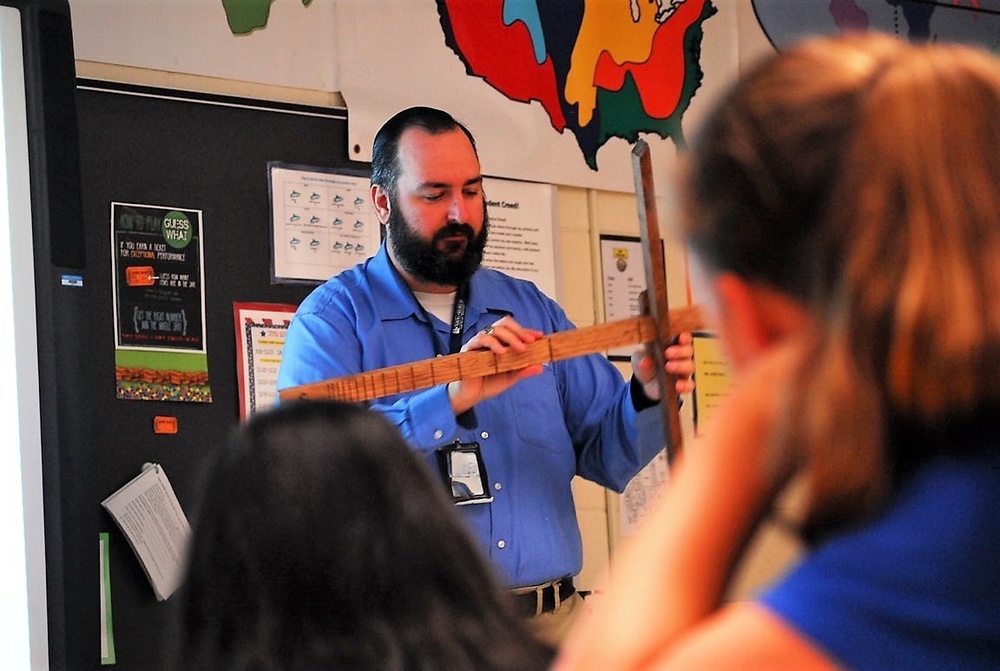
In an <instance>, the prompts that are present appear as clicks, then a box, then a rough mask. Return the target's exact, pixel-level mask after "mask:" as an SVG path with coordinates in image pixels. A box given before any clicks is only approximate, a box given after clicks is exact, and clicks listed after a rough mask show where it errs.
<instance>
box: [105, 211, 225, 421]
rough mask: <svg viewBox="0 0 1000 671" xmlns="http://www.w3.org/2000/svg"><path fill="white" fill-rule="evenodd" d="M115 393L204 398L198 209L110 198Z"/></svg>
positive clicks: (208, 393) (207, 391)
mask: <svg viewBox="0 0 1000 671" xmlns="http://www.w3.org/2000/svg"><path fill="white" fill-rule="evenodd" d="M111 249H112V254H111V259H112V261H111V266H112V268H111V272H112V276H113V278H114V281H113V282H112V286H113V289H114V309H115V389H116V396H117V397H118V398H119V399H124V400H134V401H193V402H201V403H209V402H211V401H212V390H211V387H210V386H209V382H208V357H207V355H206V349H205V274H204V262H203V252H202V213H201V210H195V209H189V208H181V207H164V206H159V205H141V204H135V203H120V202H113V203H111Z"/></svg>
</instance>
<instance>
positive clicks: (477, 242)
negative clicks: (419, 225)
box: [386, 203, 490, 287]
mask: <svg viewBox="0 0 1000 671" xmlns="http://www.w3.org/2000/svg"><path fill="white" fill-rule="evenodd" d="M386 227H387V228H388V230H389V244H390V245H391V246H392V251H393V254H394V255H395V258H396V260H397V261H398V262H399V263H400V264H401V265H402V266H403V268H402V269H403V270H405V271H406V272H407V273H408V274H410V275H411V276H412V277H413V278H414V279H417V280H419V281H421V282H431V283H433V284H440V285H442V286H449V287H451V286H458V285H459V284H461V283H462V282H464V281H465V280H467V279H469V278H470V277H472V274H473V273H474V272H476V271H477V270H478V269H479V266H480V264H482V262H483V249H485V248H486V238H487V235H488V233H489V228H490V222H489V215H487V213H486V211H485V209H484V210H483V229H482V230H481V231H480V232H479V235H478V236H477V235H476V234H475V231H473V230H472V227H471V226H469V225H468V224H460V223H457V222H450V223H449V224H448V225H447V226H445V227H444V228H442V229H441V230H439V231H438V232H437V233H435V234H434V237H433V238H432V239H431V240H429V241H428V240H424V239H423V238H421V237H420V236H419V235H417V234H416V233H414V232H413V228H412V227H411V226H410V224H409V222H408V221H406V219H405V218H404V216H403V214H402V213H401V212H400V209H399V207H398V206H397V205H396V204H395V203H394V204H393V206H392V210H391V211H390V213H389V221H388V222H386ZM455 235H463V236H465V239H466V244H465V249H464V250H463V251H462V252H461V254H460V255H457V256H455V255H449V254H448V253H447V252H445V251H442V250H441V249H438V246H439V244H440V243H441V241H442V240H444V239H445V238H449V237H452V236H455Z"/></svg>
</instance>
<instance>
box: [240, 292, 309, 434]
mask: <svg viewBox="0 0 1000 671" xmlns="http://www.w3.org/2000/svg"><path fill="white" fill-rule="evenodd" d="M295 307H296V306H294V305H284V304H281V303H233V322H234V323H235V326H236V359H237V366H236V371H237V376H238V378H239V392H240V420H241V421H242V420H245V419H247V418H249V417H250V416H252V415H253V414H254V413H256V412H259V411H261V410H266V409H267V408H270V407H271V406H273V405H274V404H275V403H277V401H278V391H277V387H276V383H277V380H278V367H279V366H280V365H281V353H282V351H283V349H284V346H285V332H286V331H287V330H288V324H289V323H291V321H292V315H293V314H294V313H295Z"/></svg>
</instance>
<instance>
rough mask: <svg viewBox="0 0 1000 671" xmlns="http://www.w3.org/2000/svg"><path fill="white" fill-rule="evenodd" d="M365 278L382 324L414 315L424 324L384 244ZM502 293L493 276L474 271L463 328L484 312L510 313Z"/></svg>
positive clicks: (383, 243) (413, 299)
mask: <svg viewBox="0 0 1000 671" xmlns="http://www.w3.org/2000/svg"><path fill="white" fill-rule="evenodd" d="M368 276H369V280H370V282H371V285H372V290H373V293H374V294H375V295H376V296H378V297H379V300H378V311H379V314H380V315H381V317H382V319H383V320H392V319H406V318H408V317H410V316H411V315H416V316H417V317H418V318H419V319H421V320H422V321H426V319H427V317H426V314H425V313H424V311H423V309H422V308H421V307H420V304H419V303H417V299H416V298H414V297H413V292H412V291H410V288H409V287H408V286H407V285H406V282H404V281H403V278H402V277H401V276H400V275H399V273H398V272H396V270H395V269H394V268H393V267H392V262H391V261H390V260H389V252H388V250H387V249H386V242H385V241H383V242H382V245H381V247H379V250H378V253H377V254H376V255H375V256H374V257H372V259H371V261H370V262H369V264H368ZM506 293H507V292H505V291H504V290H503V288H502V287H501V286H500V283H499V282H498V278H497V277H496V273H495V272H493V271H490V270H487V269H482V268H481V269H480V270H478V271H476V273H475V274H473V276H472V277H471V278H470V279H469V294H470V296H469V305H468V307H467V308H466V316H465V319H466V324H475V323H476V320H477V319H479V316H480V315H481V314H483V313H485V312H499V313H503V314H509V313H512V312H513V306H512V305H511V303H510V298H509V297H508V296H507V295H506Z"/></svg>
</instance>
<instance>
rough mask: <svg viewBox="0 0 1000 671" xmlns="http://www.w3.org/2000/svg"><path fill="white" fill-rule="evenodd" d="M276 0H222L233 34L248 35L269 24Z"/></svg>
mask: <svg viewBox="0 0 1000 671" xmlns="http://www.w3.org/2000/svg"><path fill="white" fill-rule="evenodd" d="M272 2H274V0H222V7H223V8H224V9H225V10H226V21H228V22H229V30H231V31H232V33H233V35H246V34H247V33H252V32H253V31H255V30H257V29H258V28H264V27H265V26H267V17H268V16H269V15H270V13H271V3H272Z"/></svg>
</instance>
